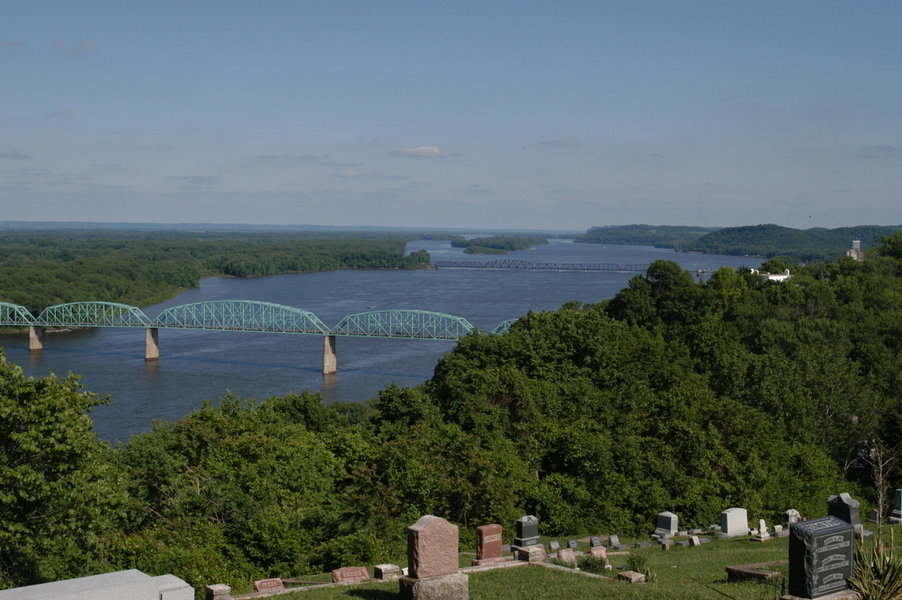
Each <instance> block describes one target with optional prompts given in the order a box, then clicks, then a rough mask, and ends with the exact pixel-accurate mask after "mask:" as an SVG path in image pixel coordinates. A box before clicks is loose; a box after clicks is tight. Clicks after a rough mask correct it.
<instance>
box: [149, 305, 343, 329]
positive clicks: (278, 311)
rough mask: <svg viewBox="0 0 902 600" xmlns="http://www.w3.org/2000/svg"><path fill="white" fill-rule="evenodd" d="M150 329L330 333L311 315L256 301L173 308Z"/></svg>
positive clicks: (304, 311)
mask: <svg viewBox="0 0 902 600" xmlns="http://www.w3.org/2000/svg"><path fill="white" fill-rule="evenodd" d="M151 326H152V327H159V328H175V329H207V330H219V331H255V332H266V333H307V334H315V335H326V334H328V333H329V328H328V327H326V326H325V325H324V324H323V322H322V321H320V320H319V317H317V316H316V315H315V314H313V313H312V312H309V311H306V310H302V309H300V308H295V307H292V306H284V305H282V304H274V303H272V302H258V301H256V300H209V301H206V302H195V303H193V304H183V305H181V306H173V307H171V308H168V309H166V310H165V311H163V312H162V313H161V314H160V316H158V317H157V318H156V319H154V321H153V323H152V325H151Z"/></svg>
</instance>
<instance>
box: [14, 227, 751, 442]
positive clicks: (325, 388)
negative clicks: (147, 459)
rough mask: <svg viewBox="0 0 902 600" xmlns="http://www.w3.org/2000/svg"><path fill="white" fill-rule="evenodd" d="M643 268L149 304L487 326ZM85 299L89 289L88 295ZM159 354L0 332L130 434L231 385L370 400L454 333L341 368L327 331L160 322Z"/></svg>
mask: <svg viewBox="0 0 902 600" xmlns="http://www.w3.org/2000/svg"><path fill="white" fill-rule="evenodd" d="M419 249H426V250H428V251H429V253H430V254H431V255H432V260H433V262H436V261H440V260H479V261H488V260H494V259H497V258H499V257H497V256H480V255H473V256H471V255H465V254H463V252H462V250H461V249H458V248H452V247H451V246H450V244H449V243H448V242H439V241H427V240H421V241H417V242H413V243H411V244H409V245H408V251H414V250H419ZM504 258H514V259H523V260H528V261H531V262H568V263H598V262H605V263H615V264H621V265H623V264H637V263H638V264H646V263H650V262H652V261H654V260H658V259H666V260H673V261H676V262H678V263H679V264H681V265H682V266H683V267H685V268H687V269H690V270H692V271H693V272H695V271H698V270H699V269H712V268H718V267H721V266H729V267H734V268H736V267H740V266H749V267H757V266H758V265H759V263H760V260H759V259H755V258H747V257H741V256H721V255H714V254H679V253H676V252H673V251H672V250H667V249H660V248H652V247H647V246H615V245H607V246H606V245H597V244H575V243H572V242H570V241H568V240H552V242H551V243H550V244H548V245H545V246H539V247H536V248H534V249H532V250H527V251H522V252H511V253H509V254H508V255H507V256H505V257H504ZM634 275H636V274H635V273H614V272H595V273H592V272H588V273H583V272H556V271H522V270H495V271H481V270H463V269H462V270H454V269H438V270H419V271H352V270H349V271H333V272H327V273H309V274H298V275H277V276H273V277H264V278H259V279H225V278H211V279H204V280H203V281H201V283H200V286H199V287H197V288H194V289H190V290H188V291H186V292H184V293H182V294H181V295H179V296H178V297H177V298H174V299H172V300H170V301H168V302H164V303H162V304H157V305H154V306H151V307H148V308H146V309H144V311H145V312H146V313H147V315H148V316H150V317H151V318H153V317H155V316H156V315H158V314H159V313H160V312H161V311H162V310H163V309H165V308H168V307H170V306H176V305H179V304H187V303H190V302H200V301H203V300H218V299H235V300H261V301H267V302H275V303H277V304H285V305H289V306H295V307H299V308H303V309H304V310H308V311H310V312H313V313H314V314H316V315H317V316H318V317H319V318H320V319H321V320H322V321H323V322H324V323H325V324H326V325H327V326H329V327H331V326H334V325H335V324H336V323H338V321H339V320H341V318H342V317H344V316H345V315H348V314H352V313H357V312H363V311H366V310H368V309H370V308H371V307H373V308H375V309H421V310H429V311H435V312H441V313H448V314H452V315H456V316H459V317H464V318H466V319H467V320H468V321H469V322H470V323H472V324H473V325H474V326H476V327H478V328H479V329H481V330H484V331H491V330H492V329H493V328H494V327H495V326H496V325H498V324H499V323H500V322H501V321H504V320H505V319H511V318H515V317H518V316H520V315H523V314H525V313H526V312H527V311H530V310H532V311H541V310H554V309H556V308H558V307H560V306H561V305H562V304H564V303H565V302H568V301H570V300H578V301H580V302H584V303H590V302H598V301H599V300H602V299H605V298H610V297H612V296H613V295H615V294H616V293H617V292H618V291H619V290H620V289H622V288H623V287H625V286H626V285H627V282H628V281H629V279H630V277H633V276H634ZM86 300H89V298H86ZM159 337H160V354H161V358H160V360H159V361H158V362H145V361H144V330H143V329H93V330H84V331H77V332H72V333H59V334H52V333H47V334H45V336H44V350H43V351H42V352H35V353H29V352H28V348H27V338H26V337H25V336H24V335H21V334H20V335H12V336H10V335H7V336H0V346H3V347H4V351H5V353H6V356H7V358H8V359H9V360H10V361H12V362H15V363H17V364H19V365H21V366H22V368H23V369H24V370H25V372H26V374H28V375H30V376H34V377H43V376H45V375H47V373H48V372H49V371H52V372H54V373H57V374H60V375H63V374H65V373H67V372H69V371H71V372H73V373H77V374H79V375H80V376H81V378H82V383H83V384H84V386H85V387H86V388H87V389H89V390H91V391H93V392H97V393H99V394H108V395H109V396H110V402H109V404H108V405H106V406H100V407H97V408H96V409H95V410H94V412H93V415H92V416H93V418H94V426H95V430H96V431H97V433H98V435H99V436H101V437H103V438H105V439H109V440H123V441H124V440H126V439H128V436H130V435H132V434H134V433H140V432H142V431H147V430H149V429H150V427H151V423H152V421H153V420H155V419H159V420H163V421H174V420H177V419H180V418H181V417H183V416H185V415H187V414H188V413H190V412H192V411H194V410H197V409H198V408H199V407H200V406H201V402H202V401H203V400H204V399H212V400H214V401H215V400H218V399H219V398H221V397H222V396H223V395H225V394H226V393H228V392H232V393H233V394H235V395H237V396H240V397H255V398H259V399H263V398H267V397H269V396H277V395H284V394H288V393H297V392H300V391H301V390H309V391H311V392H318V393H320V394H321V395H322V398H323V401H324V402H325V403H327V404H328V403H331V402H336V401H342V402H362V401H366V400H367V399H369V398H372V397H374V396H375V395H376V394H377V392H378V391H379V390H380V389H382V388H383V387H385V386H386V385H388V384H389V383H391V382H396V383H398V384H399V385H402V386H413V385H417V384H419V383H422V382H423V381H425V380H427V379H429V378H430V377H431V376H432V371H433V368H434V367H435V363H436V361H437V360H438V358H439V357H440V356H441V355H442V354H443V353H445V352H447V351H448V350H450V349H451V348H452V347H453V345H454V342H437V341H420V340H392V339H366V338H345V337H339V338H337V342H336V353H337V356H338V373H336V374H334V375H328V376H324V375H323V374H322V360H323V357H322V352H323V338H322V337H321V336H307V335H285V334H257V333H231V332H221V331H184V330H175V329H172V330H169V329H161V330H160V334H159Z"/></svg>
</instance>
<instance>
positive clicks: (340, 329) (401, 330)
mask: <svg viewBox="0 0 902 600" xmlns="http://www.w3.org/2000/svg"><path fill="white" fill-rule="evenodd" d="M472 330H473V326H472V325H471V324H470V322H469V321H467V320H466V319H464V318H463V317H455V316H454V315H446V314H444V313H436V312H429V311H426V310H374V311H370V312H362V313H357V314H353V315H348V316H346V317H345V318H344V319H342V320H341V321H340V322H339V323H338V325H336V326H335V327H333V328H332V331H331V333H330V335H346V336H357V337H393V338H405V339H415V340H456V339H457V338H460V337H463V336H465V335H466V334H467V333H469V332H470V331H472Z"/></svg>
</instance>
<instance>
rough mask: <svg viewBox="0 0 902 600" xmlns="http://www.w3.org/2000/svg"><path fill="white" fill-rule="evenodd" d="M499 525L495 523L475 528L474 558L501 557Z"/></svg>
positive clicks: (500, 529) (500, 530)
mask: <svg viewBox="0 0 902 600" xmlns="http://www.w3.org/2000/svg"><path fill="white" fill-rule="evenodd" d="M501 532H502V528H501V525H497V524H495V523H493V524H491V525H483V526H481V527H477V528H476V558H477V559H478V560H484V559H487V558H501Z"/></svg>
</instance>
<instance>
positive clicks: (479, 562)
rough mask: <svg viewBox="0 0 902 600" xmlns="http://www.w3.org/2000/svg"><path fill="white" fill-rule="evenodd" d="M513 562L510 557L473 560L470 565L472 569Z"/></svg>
mask: <svg viewBox="0 0 902 600" xmlns="http://www.w3.org/2000/svg"><path fill="white" fill-rule="evenodd" d="M511 560H513V559H512V558H511V557H510V556H499V557H497V558H474V559H473V562H472V563H471V565H472V566H474V567H485V566H488V565H497V564H500V563H506V562H510V561H511Z"/></svg>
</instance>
